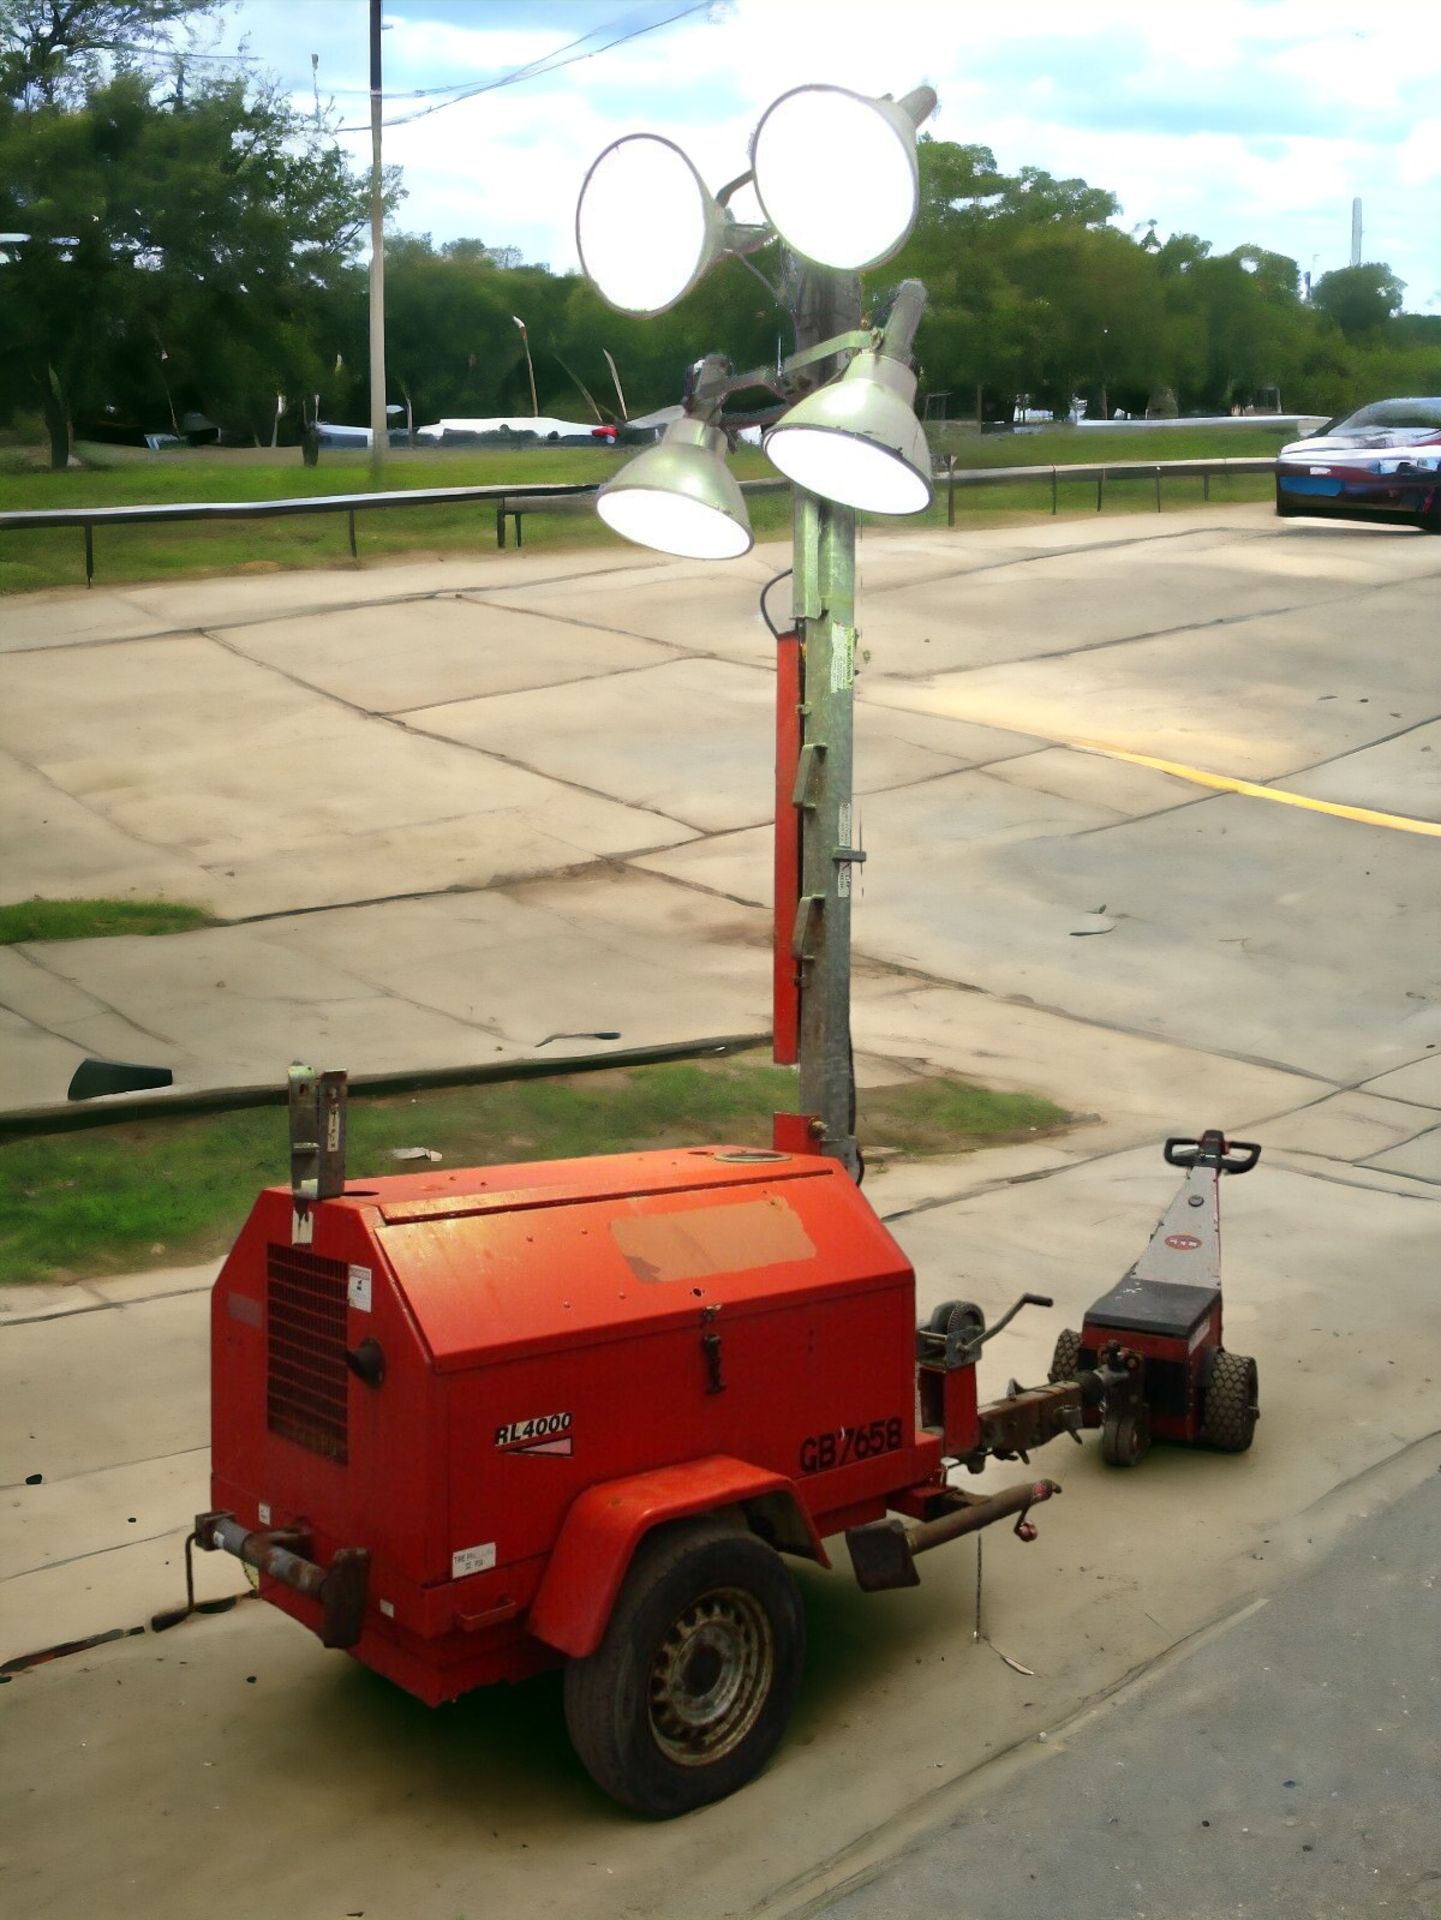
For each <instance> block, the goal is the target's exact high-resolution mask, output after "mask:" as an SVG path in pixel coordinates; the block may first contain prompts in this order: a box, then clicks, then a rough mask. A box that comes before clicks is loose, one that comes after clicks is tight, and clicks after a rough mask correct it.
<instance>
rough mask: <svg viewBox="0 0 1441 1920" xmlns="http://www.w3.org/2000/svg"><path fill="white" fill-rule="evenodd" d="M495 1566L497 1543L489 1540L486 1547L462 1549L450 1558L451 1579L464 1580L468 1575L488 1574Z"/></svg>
mask: <svg viewBox="0 0 1441 1920" xmlns="http://www.w3.org/2000/svg"><path fill="white" fill-rule="evenodd" d="M494 1565H495V1542H494V1541H493V1540H487V1541H486V1542H485V1544H484V1546H480V1547H462V1548H461V1550H460V1552H459V1553H453V1554H452V1555H451V1556H450V1577H451V1579H452V1580H462V1579H464V1578H465V1576H466V1574H468V1573H488V1572H489V1571H490V1569H491V1568H492V1567H493V1566H494Z"/></svg>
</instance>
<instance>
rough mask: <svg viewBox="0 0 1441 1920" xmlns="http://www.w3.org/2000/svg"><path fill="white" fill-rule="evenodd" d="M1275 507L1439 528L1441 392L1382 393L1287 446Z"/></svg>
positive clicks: (1285, 514) (1279, 464) (1288, 512)
mask: <svg viewBox="0 0 1441 1920" xmlns="http://www.w3.org/2000/svg"><path fill="white" fill-rule="evenodd" d="M1276 511H1277V513H1278V514H1279V515H1280V516H1281V517H1282V518H1283V519H1289V518H1291V517H1293V516H1295V515H1299V514H1306V515H1309V516H1313V517H1315V518H1319V519H1325V520H1373V521H1378V522H1383V523H1385V522H1389V523H1391V524H1394V525H1401V526H1412V527H1420V528H1421V530H1422V531H1423V532H1424V533H1441V399H1417V400H1377V401H1374V402H1373V403H1372V404H1371V405H1370V406H1368V407H1361V408H1359V409H1358V410H1357V412H1355V413H1351V414H1347V415H1345V416H1344V417H1343V418H1341V419H1339V420H1333V421H1331V422H1330V424H1329V425H1328V426H1325V427H1323V428H1322V429H1321V431H1320V433H1318V434H1315V435H1313V436H1312V437H1311V438H1310V439H1308V440H1296V441H1293V442H1292V443H1291V445H1290V446H1288V447H1283V448H1282V449H1281V452H1280V456H1279V457H1278V459H1277V461H1276Z"/></svg>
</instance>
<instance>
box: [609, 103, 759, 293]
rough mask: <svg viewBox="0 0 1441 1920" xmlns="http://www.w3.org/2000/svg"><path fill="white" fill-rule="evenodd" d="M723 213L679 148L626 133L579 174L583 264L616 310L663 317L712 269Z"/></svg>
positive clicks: (654, 137)
mask: <svg viewBox="0 0 1441 1920" xmlns="http://www.w3.org/2000/svg"><path fill="white" fill-rule="evenodd" d="M725 225H726V219H725V215H724V213H722V211H721V209H720V208H719V207H718V206H717V205H716V203H715V201H714V200H713V199H712V198H711V196H710V194H709V193H708V192H707V191H706V186H705V182H704V181H703V180H702V179H701V177H700V175H699V174H698V173H697V172H696V170H695V168H694V167H693V166H692V165H691V163H690V161H689V160H688V159H687V158H686V156H685V154H683V153H682V152H681V150H680V148H679V147H678V146H676V145H675V144H674V143H673V142H672V141H670V140H663V139H662V138H661V137H660V135H659V134H654V133H632V134H627V135H626V137H625V138H624V139H623V140H617V141H616V142H615V143H614V144H613V145H612V146H609V147H607V148H606V150H605V152H604V153H603V154H601V156H600V158H599V159H598V160H597V161H596V162H595V164H594V165H593V166H592V167H591V170H590V172H589V173H588V174H587V175H586V176H585V183H584V185H583V186H582V187H581V190H580V200H579V201H578V203H577V205H576V210H575V239H576V245H577V247H578V248H579V250H580V262H581V266H582V267H583V268H584V270H585V274H586V277H587V278H588V279H589V280H590V281H591V283H592V285H593V286H594V287H595V289H596V291H597V292H598V293H599V294H600V296H601V298H602V299H603V300H605V301H606V302H607V303H608V304H609V305H610V306H612V307H616V308H618V309H619V310H620V312H622V313H664V312H665V310H666V308H667V307H673V306H674V305H675V303H676V302H677V301H678V300H681V299H683V298H684V297H685V295H686V294H687V293H689V292H690V290H691V288H692V287H693V286H694V285H695V283H696V281H697V280H699V279H700V277H701V275H702V274H703V273H704V272H705V270H706V268H707V267H708V266H709V265H710V263H711V261H712V259H714V257H715V254H716V252H717V249H718V243H719V240H720V236H721V234H722V233H723V232H724V230H725Z"/></svg>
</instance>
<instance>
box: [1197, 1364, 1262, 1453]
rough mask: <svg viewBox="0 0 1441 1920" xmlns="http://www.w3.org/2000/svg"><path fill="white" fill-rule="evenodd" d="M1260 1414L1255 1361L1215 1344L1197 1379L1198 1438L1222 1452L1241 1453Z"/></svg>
mask: <svg viewBox="0 0 1441 1920" xmlns="http://www.w3.org/2000/svg"><path fill="white" fill-rule="evenodd" d="M1260 1417H1261V1396H1260V1376H1259V1375H1258V1373H1257V1371H1256V1362H1255V1361H1254V1360H1249V1359H1247V1358H1246V1356H1245V1355H1244V1354H1240V1353H1227V1352H1226V1351H1225V1349H1224V1348H1223V1347H1217V1348H1216V1350H1215V1352H1214V1353H1210V1354H1207V1356H1206V1367H1205V1372H1204V1374H1203V1375H1202V1382H1201V1437H1202V1439H1203V1440H1204V1441H1205V1442H1206V1444H1207V1446H1209V1447H1216V1448H1218V1449H1219V1451H1220V1452H1222V1453H1244V1452H1245V1451H1246V1449H1247V1448H1248V1447H1249V1446H1250V1444H1251V1442H1252V1440H1253V1439H1254V1438H1255V1437H1256V1422H1257V1421H1258V1420H1259V1419H1260Z"/></svg>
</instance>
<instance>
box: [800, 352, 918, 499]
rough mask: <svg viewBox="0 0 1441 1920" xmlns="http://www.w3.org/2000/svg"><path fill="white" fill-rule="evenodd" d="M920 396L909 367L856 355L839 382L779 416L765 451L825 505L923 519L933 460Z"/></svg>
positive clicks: (873, 355)
mask: <svg viewBox="0 0 1441 1920" xmlns="http://www.w3.org/2000/svg"><path fill="white" fill-rule="evenodd" d="M915 397H916V376H915V374H914V373H913V372H912V370H911V369H910V368H909V367H907V366H904V365H903V364H902V363H901V362H900V361H899V360H892V359H890V358H888V357H887V356H886V355H884V354H878V353H858V354H857V355H856V357H855V359H854V360H852V361H851V364H850V365H849V366H848V367H847V368H846V370H845V373H844V374H843V375H842V376H841V378H840V379H839V380H837V381H834V382H833V383H832V384H831V385H830V386H828V387H821V388H820V389H819V391H818V392H816V393H808V394H807V395H806V397H805V399H804V400H800V401H798V402H797V403H796V405H795V406H793V407H792V408H791V410H790V412H789V413H786V414H783V415H782V416H781V418H780V419H779V420H778V421H777V422H776V424H775V425H774V426H773V427H772V428H771V430H770V432H769V433H768V434H767V435H766V437H765V442H764V444H765V450H766V452H767V454H768V455H769V456H770V458H771V461H772V462H773V464H774V465H775V466H777V467H778V468H779V469H780V471H781V472H782V473H783V474H784V475H785V476H786V478H787V479H788V480H792V481H794V482H795V484H796V485H797V486H798V487H804V488H805V489H806V490H807V492H809V493H814V494H819V495H820V497H821V498H822V499H823V500H834V501H836V502H837V503H838V504H839V505H840V506H843V507H856V508H858V509H859V510H860V511H862V512H865V513H920V512H922V511H923V510H924V509H925V508H926V507H928V506H929V505H930V504H931V497H932V488H931V471H930V469H931V456H930V449H929V447H928V446H927V444H926V435H925V430H924V428H923V427H922V426H921V423H920V421H919V420H918V419H917V418H916V415H915V406H914V402H915Z"/></svg>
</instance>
